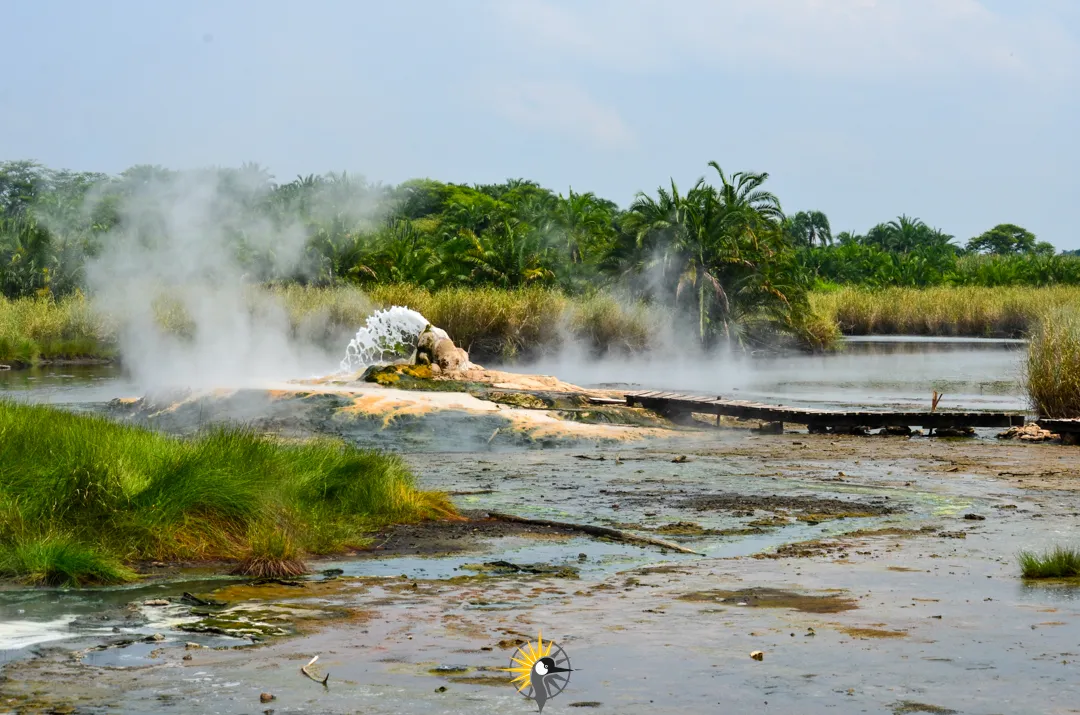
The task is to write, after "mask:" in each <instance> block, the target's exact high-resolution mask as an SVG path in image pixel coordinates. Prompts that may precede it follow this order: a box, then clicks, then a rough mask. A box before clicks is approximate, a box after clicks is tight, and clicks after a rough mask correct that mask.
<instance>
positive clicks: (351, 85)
mask: <svg viewBox="0 0 1080 715" xmlns="http://www.w3.org/2000/svg"><path fill="white" fill-rule="evenodd" d="M3 15H4V18H5V25H6V26H7V27H8V28H10V30H9V32H7V33H6V34H5V40H4V49H5V55H6V56H7V57H8V62H7V69H6V71H5V72H4V73H3V74H2V75H0V158H7V159H16V158H29V159H36V160H38V161H41V162H43V163H45V164H47V165H49V166H53V167H57V168H59V167H65V168H72V169H85V170H99V171H108V172H117V171H120V170H122V169H124V168H126V167H128V166H130V165H132V164H137V163H152V164H163V165H166V166H170V167H174V168H185V167H194V166H201V165H207V164H218V165H238V164H240V163H241V162H244V161H255V162H259V163H261V164H263V165H265V166H267V167H269V168H270V170H271V171H272V173H274V175H275V176H276V177H277V178H278V179H279V180H289V179H291V178H293V177H294V176H295V175H297V174H307V173H321V172H324V171H328V170H337V171H340V170H348V171H350V172H356V173H360V174H363V175H365V176H367V177H368V178H370V179H373V180H382V181H387V182H398V181H401V180H404V179H407V178H411V177H417V176H429V177H432V178H437V179H442V180H447V181H459V182H466V183H473V182H494V181H501V180H503V179H505V178H507V177H519V176H520V177H527V178H531V179H535V180H537V181H539V182H540V183H542V184H544V185H545V186H549V187H551V188H554V189H556V190H560V191H563V192H565V191H566V189H567V187H569V186H573V188H574V189H575V190H578V191H582V190H592V191H595V192H596V193H598V194H600V195H603V196H605V197H607V198H610V199H612V200H614V201H616V202H618V203H619V204H620V205H626V204H627V203H628V201H629V200H630V199H631V198H632V197H633V195H634V193H635V192H636V191H638V190H641V189H645V190H650V191H651V190H653V189H655V187H656V186H658V185H660V184H661V183H666V182H667V181H668V180H669V177H674V178H675V180H676V181H677V182H679V183H681V184H684V185H687V186H688V185H689V184H690V183H692V182H693V181H694V180H695V179H696V178H698V177H699V176H701V175H703V174H704V173H705V172H706V166H705V165H706V163H707V162H708V161H709V160H711V159H715V160H716V161H718V162H719V163H720V164H721V165H722V166H723V167H725V169H726V170H728V171H738V170H741V169H747V170H755V171H767V172H769V173H770V181H769V184H770V186H771V188H772V189H773V190H774V191H775V192H776V193H777V194H778V195H779V196H780V199H781V201H782V203H783V206H784V208H785V210H787V211H788V212H793V211H796V210H799V209H807V208H816V209H821V210H823V211H825V212H826V213H827V214H828V215H829V217H830V219H831V221H832V224H833V229H834V231H841V230H845V229H849V230H858V231H863V230H865V229H867V228H869V227H870V226H871V225H873V224H874V223H877V222H879V221H884V220H888V219H890V218H893V217H895V216H897V215H898V214H900V213H907V214H909V215H914V216H918V217H921V218H922V219H923V220H925V221H926V222H927V223H929V224H931V225H933V226H937V227H940V228H942V229H944V230H946V231H947V232H949V233H952V234H955V235H956V236H957V237H958V238H959V239H961V240H963V239H966V238H968V237H970V236H971V235H974V234H976V233H979V232H981V231H983V230H985V229H987V228H989V227H990V226H992V225H994V224H996V223H1000V222H1006V221H1008V222H1014V223H1019V224H1021V225H1024V226H1026V227H1028V228H1029V229H1031V230H1033V231H1034V232H1035V233H1036V234H1037V235H1038V236H1039V238H1040V239H1044V240H1049V241H1051V242H1052V243H1054V244H1055V245H1057V246H1058V247H1060V248H1080V230H1078V229H1077V225H1076V224H1075V223H1074V222H1073V219H1071V218H1070V216H1071V215H1072V214H1073V210H1072V206H1073V204H1072V203H1071V202H1072V200H1074V199H1075V198H1076V196H1077V194H1078V190H1080V178H1078V177H1080V169H1078V167H1080V143H1078V139H1077V130H1078V128H1080V92H1078V89H1080V86H1078V85H1080V77H1078V69H1080V3H1077V2H1075V1H1074V0H1026V1H1021V0H752V1H751V0H731V1H729V0H655V1H654V0H594V1H589V0H576V1H575V0H498V1H495V2H487V1H485V0H458V1H456V2H445V1H444V2H435V1H434V0H431V1H422V0H412V1H410V0H397V1H395V2H361V1H359V0H353V1H350V0H305V1H304V2H296V1H295V0H258V2H254V1H248V0H216V1H214V2H209V1H202V0H184V1H183V2H173V1H172V0H155V1H149V0H128V1H123V0H112V1H110V0H97V1H96V2H83V1H82V0H67V1H62V0H36V2H21V3H17V2H15V1H14V0H7V1H6V2H4V3H3Z"/></svg>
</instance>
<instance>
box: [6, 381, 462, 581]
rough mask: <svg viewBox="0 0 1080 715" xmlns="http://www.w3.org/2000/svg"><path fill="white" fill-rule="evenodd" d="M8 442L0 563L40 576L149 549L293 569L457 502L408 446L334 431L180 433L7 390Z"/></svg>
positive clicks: (97, 576) (88, 569) (108, 569)
mask: <svg viewBox="0 0 1080 715" xmlns="http://www.w3.org/2000/svg"><path fill="white" fill-rule="evenodd" d="M0 444H2V445H3V449H2V450H0V575H6V576H11V577H16V578H22V579H26V580H29V581H32V582H36V583H52V582H54V581H57V580H62V581H65V580H66V581H67V582H70V583H75V584H81V583H105V582H115V581H123V580H129V579H130V578H131V575H132V574H131V572H130V571H125V570H122V569H119V568H118V567H117V565H118V564H121V563H124V562H126V563H135V562H139V561H144V560H155V561H199V560H236V561H244V562H246V563H247V564H248V565H247V568H249V569H251V570H252V572H254V571H258V570H266V571H269V570H272V568H274V564H277V566H276V567H277V568H279V569H281V570H282V572H283V573H284V572H285V571H286V570H288V569H295V568H296V564H295V563H293V562H295V561H300V560H302V558H303V555H304V554H307V553H312V554H328V553H334V552H339V551H342V550H345V549H349V548H355V547H359V546H363V545H364V544H365V543H367V540H368V536H367V535H368V534H370V533H371V531H372V530H374V529H377V528H379V527H380V526H383V525H386V524H388V523H395V522H414V521H419V520H422V519H426V518H437V517H448V516H453V515H454V510H453V507H452V505H451V504H450V502H449V501H448V499H447V497H446V496H445V495H441V494H436V493H428V492H423V491H420V490H418V489H417V488H416V487H415V485H414V482H413V477H412V474H411V473H410V472H409V470H408V469H407V468H406V466H405V464H404V462H402V460H401V459H400V458H399V457H397V456H394V455H388V454H384V453H381V452H377V451H372V450H362V449H357V448H354V447H351V446H348V445H345V444H342V443H341V442H337V441H334V440H329V439H319V440H313V441H310V442H304V443H285V442H282V441H278V440H275V439H273V438H270V437H265V436H261V435H258V434H256V433H253V432H250V431H248V430H244V429H235V428H223V429H222V428H219V429H215V430H213V431H210V432H207V433H204V434H202V435H200V436H198V437H196V438H193V439H179V438H173V437H169V436H166V435H163V434H159V433H156V432H152V431H149V430H146V429H142V428H138V427H133V426H130V425H121V424H117V423H114V422H110V421H108V420H106V419H104V418H101V417H94V416H87V415H81V414H72V413H68V412H63V411H61V410H58V409H55V408H51V407H47V406H42V405H24V404H18V403H13V402H9V401H3V400H0ZM54 534H64V537H63V538H60V537H57V536H54ZM275 534H284V535H287V537H282V536H278V535H275ZM282 539H284V540H282Z"/></svg>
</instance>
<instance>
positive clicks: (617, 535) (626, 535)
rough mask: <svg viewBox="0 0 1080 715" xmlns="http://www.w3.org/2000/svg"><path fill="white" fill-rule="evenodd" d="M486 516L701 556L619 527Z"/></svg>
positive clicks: (684, 548)
mask: <svg viewBox="0 0 1080 715" xmlns="http://www.w3.org/2000/svg"><path fill="white" fill-rule="evenodd" d="M488 516H490V517H491V518H492V519H497V520H499V521H511V522H515V523H518V524H532V525H534V526H551V527H554V528H557V529H571V530H573V531H580V532H582V533H584V534H588V535H590V536H600V537H603V538H605V539H613V540H615V541H622V542H624V543H627V544H648V545H650V546H659V547H660V548H662V549H671V550H672V551H678V552H679V553H682V554H695V555H697V556H701V555H702V554H701V553H700V552H697V551H694V550H693V549H688V548H686V547H685V546H682V545H680V544H675V543H672V542H670V541H664V540H663V539H657V538H655V537H652V536H640V535H638V534H632V533H630V532H629V531H623V530H621V529H612V528H609V527H606V526H593V525H592V524H571V523H569V522H565V521H549V520H548V519H526V518H525V517H523V516H514V515H513V514H502V513H499V512H495V511H489V512H488Z"/></svg>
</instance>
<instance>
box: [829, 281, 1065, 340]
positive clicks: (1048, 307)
mask: <svg viewBox="0 0 1080 715" xmlns="http://www.w3.org/2000/svg"><path fill="white" fill-rule="evenodd" d="M810 303H811V306H812V308H813V311H814V313H816V314H817V315H819V316H820V318H821V319H822V320H824V321H826V322H830V321H831V322H833V323H836V324H838V325H839V326H840V330H841V331H842V332H843V333H844V334H845V335H941V336H975V337H1022V336H1024V335H1026V334H1027V333H1028V332H1030V331H1031V330H1032V329H1033V328H1034V326H1035V323H1036V322H1037V320H1038V317H1039V316H1040V315H1044V314H1046V313H1049V312H1052V311H1054V310H1056V309H1063V308H1069V309H1072V310H1080V287H1077V286H1056V287H1051V288H1029V287H1012V288H974V287H950V288H926V289H919V288H886V289H883V290H867V289H862V288H844V289H841V290H838V291H834V292H828V293H813V294H811V296H810Z"/></svg>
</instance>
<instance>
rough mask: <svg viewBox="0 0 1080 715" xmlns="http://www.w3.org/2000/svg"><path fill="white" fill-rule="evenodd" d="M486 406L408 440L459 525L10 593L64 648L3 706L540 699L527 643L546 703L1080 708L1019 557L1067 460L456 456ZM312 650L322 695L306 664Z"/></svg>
mask: <svg viewBox="0 0 1080 715" xmlns="http://www.w3.org/2000/svg"><path fill="white" fill-rule="evenodd" d="M231 399H236V398H231ZM309 399H310V402H306V401H307V400H309ZM345 399H346V398H343V397H341V396H331V397H326V396H315V395H311V396H308V397H295V396H290V397H287V398H284V399H282V400H279V401H281V402H282V403H283V404H287V405H288V406H289V407H288V409H287V410H285V411H284V412H283V413H282V414H281V415H278V416H277V417H280V418H281V419H283V420H286V422H287V428H288V429H289V430H294V431H296V432H298V433H300V432H304V431H305V430H309V431H310V430H316V431H317V430H321V429H323V428H326V429H330V426H333V427H334V428H339V427H340V424H339V422H340V421H341V420H340V419H339V418H337V417H335V414H336V413H337V412H338V411H339V408H340V407H341V406H345V405H346V402H343V401H342V400H345ZM349 399H351V398H349ZM242 404H243V401H242V400H241V402H240V403H235V404H234V405H233V408H231V409H233V411H234V412H235V411H236V410H239V408H240V407H241V406H242ZM267 404H269V403H268V402H267V401H266V400H265V398H262V401H260V400H256V401H255V402H254V403H252V404H251V405H250V408H251V410H252V414H255V415H258V414H263V413H261V412H260V411H261V410H264V409H265V408H266V406H267ZM298 404H301V405H303V404H307V405H310V411H309V412H304V411H303V410H300V409H299V408H298ZM349 404H352V403H349ZM545 407H546V403H545ZM183 409H188V408H186V407H185V408H178V409H176V410H173V411H168V409H167V406H166V409H165V411H164V412H161V414H160V416H159V417H155V418H154V419H158V420H162V421H160V422H158V424H159V425H163V424H165V423H166V422H167V421H168V420H170V419H177V420H179V417H174V416H171V415H175V413H176V412H178V411H182V410H183ZM520 409H525V408H520ZM241 411H242V410H241ZM534 411H537V410H534ZM539 411H542V410H539ZM263 417H265V414H263ZM277 417H275V418H277ZM480 417H484V418H485V419H486V417H485V416H484V415H480ZM476 418H477V415H474V414H460V413H459V412H455V411H452V410H442V411H438V410H436V411H435V412H432V413H428V414H425V415H424V416H422V417H417V420H418V422H417V424H418V425H422V426H424V427H423V428H424V429H427V430H428V432H430V433H431V434H430V435H429V438H425V440H419V441H417V442H415V443H410V442H408V441H406V442H405V443H404V444H405V445H406V446H404V447H403V446H402V444H403V443H402V442H400V441H399V442H398V446H399V448H400V449H402V451H403V452H404V454H405V458H406V459H407V460H408V461H409V463H410V465H411V466H412V467H413V469H414V471H415V472H416V473H417V475H418V480H419V482H420V483H421V484H422V485H423V486H425V487H426V488H430V489H439V490H443V491H446V492H448V493H450V494H453V495H454V496H453V498H454V500H455V502H456V503H457V504H458V506H459V508H461V509H462V510H463V513H464V514H465V515H466V516H467V517H468V520H465V521H448V522H439V523H432V524H423V525H414V526H401V527H395V528H393V529H388V530H386V531H385V532H383V533H382V534H379V535H377V536H376V538H375V539H374V540H373V544H372V547H371V548H370V549H369V550H368V551H366V552H364V553H361V554H356V555H351V556H348V557H343V558H340V559H334V560H325V561H319V562H316V563H314V564H313V567H314V570H315V573H314V574H313V575H312V576H310V577H306V578H303V579H298V580H297V581H295V582H263V583H253V582H246V581H241V580H238V579H222V580H211V581H206V580H203V581H200V582H198V584H197V585H191V584H183V583H175V584H172V585H169V584H155V585H153V586H143V587H140V588H137V589H115V590H111V591H99V592H95V593H88V594H73V593H60V592H55V593H54V594H53V595H50V596H49V597H48V598H46V599H41V598H40V592H39V593H38V596H37V598H36V599H35V597H34V596H33V594H30V593H29V592H28V591H22V590H19V589H8V590H4V591H0V621H2V622H3V623H4V626H3V627H9V626H10V624H12V623H29V624H31V625H30V626H19V627H20V628H22V627H25V628H27V629H28V631H27V632H30V631H33V628H32V626H33V624H35V623H36V624H38V632H39V634H40V633H41V632H44V631H45V630H46V624H48V626H47V627H48V628H51V629H52V630H51V631H49V633H51V634H52V635H54V636H57V638H55V639H52V640H39V641H36V642H31V641H33V638H32V637H28V638H26V639H24V640H23V641H21V642H23V643H25V645H22V646H19V647H17V648H15V647H12V648H9V650H6V651H0V664H2V671H0V711H3V709H4V708H7V709H9V710H11V711H15V712H87V713H90V712H106V711H127V712H151V713H156V712H211V711H212V712H220V713H253V712H263V711H265V710H267V709H272V710H274V712H275V713H294V712H295V713H299V712H326V713H353V712H358V711H359V712H364V713H386V714H387V715H389V714H390V713H394V714H398V713H412V712H415V713H428V712H446V713H492V714H494V713H499V714H500V715H502V714H503V713H506V712H530V711H533V712H535V704H534V703H531V702H529V701H527V700H525V699H524V698H522V697H521V696H520V695H519V694H517V693H516V692H515V690H514V688H513V687H512V686H510V685H508V684H507V681H508V677H506V674H505V673H503V672H502V671H500V670H499V669H501V668H505V667H507V665H508V662H509V658H510V655H511V654H512V653H513V651H514V648H516V647H518V646H520V645H522V644H524V643H525V642H527V641H528V640H530V639H535V638H536V636H537V634H538V633H539V632H541V631H542V632H543V635H544V638H545V639H554V640H556V641H557V642H558V643H559V644H560V645H561V646H562V647H563V648H565V649H566V651H567V653H568V654H569V655H570V657H571V658H572V659H573V663H574V667H575V668H580V672H575V673H574V674H573V677H572V679H571V681H570V684H569V685H568V686H567V689H566V691H565V692H564V693H563V694H561V695H560V696H559V697H558V698H555V699H553V700H552V701H551V702H550V703H548V705H547V706H546V707H545V712H548V711H549V709H550V712H562V711H578V710H577V708H582V710H581V711H583V712H588V711H591V709H592V708H595V710H596V711H597V712H619V713H641V714H642V715H645V714H650V715H651V714H652V713H680V714H683V715H684V714H685V713H689V712H694V713H696V712H725V711H729V712H761V713H771V712H775V713H800V714H802V713H810V714H816V713H835V712H884V713H918V712H928V713H946V712H956V713H973V714H978V715H994V714H1001V713H1068V712H1077V711H1078V709H1080V704H1078V703H1080V700H1078V699H1077V695H1076V693H1077V689H1076V685H1075V684H1076V683H1077V682H1080V677H1078V676H1080V646H1078V645H1077V644H1078V643H1080V584H1078V583H1074V582H1056V583H1046V584H1043V583H1037V582H1025V581H1023V580H1022V579H1020V578H1019V572H1018V567H1017V565H1016V562H1015V554H1016V552H1017V551H1018V550H1020V549H1035V550H1041V549H1042V548H1044V547H1046V546H1050V545H1053V544H1057V543H1069V541H1070V540H1073V541H1074V542H1075V540H1076V539H1077V538H1080V531H1078V527H1077V524H1078V522H1077V519H1076V516H1077V515H1080V492H1078V491H1077V484H1078V483H1080V481H1078V479H1077V476H1078V475H1077V472H1076V467H1075V465H1076V458H1077V452H1076V451H1075V449H1074V448H1069V447H1062V446H1059V445H1048V444H1024V443H1013V442H998V441H996V440H993V439H992V437H979V438H977V439H975V440H967V441H966V442H963V443H958V442H952V441H933V440H929V439H925V438H923V439H920V438H912V439H908V438H900V437H897V438H859V437H848V436H836V435H806V434H783V435H756V434H751V433H749V432H747V431H745V430H741V429H740V430H725V429H713V430H702V431H697V432H686V431H675V430H670V431H667V432H666V433H664V434H663V435H655V434H652V433H648V436H643V437H641V438H639V439H635V440H630V441H623V440H614V439H613V440H583V439H581V438H580V436H578V437H572V438H568V439H569V440H570V441H565V442H561V441H558V440H556V442H555V444H554V446H549V447H548V448H544V449H538V448H536V447H540V446H542V445H539V444H536V443H529V444H527V445H525V444H517V445H516V446H514V445H513V444H511V443H510V442H506V443H504V444H503V445H502V446H501V447H492V446H491V445H489V444H488V443H487V442H483V443H481V444H480V446H477V445H476V443H474V442H469V441H468V440H469V439H470V438H469V437H468V436H467V435H469V434H471V433H470V432H469V429H468V428H467V427H462V426H463V425H465V426H467V425H469V424H470V420H473V419H476ZM350 419H351V418H350ZM289 420H291V422H290V421H289ZM345 422H346V423H349V424H351V425H352V427H351V428H350V429H352V430H353V431H352V432H350V431H349V430H347V429H346V430H342V433H343V434H344V435H345V436H346V438H349V439H353V438H355V439H356V440H357V442H358V443H368V442H370V441H373V440H374V441H377V440H378V439H380V438H381V437H376V436H373V435H376V434H378V433H379V432H380V431H381V430H382V427H380V426H378V425H377V424H376V422H375V421H371V420H368V419H367V418H364V420H363V421H353V422H349V421H348V420H345ZM380 424H381V423H380ZM174 426H175V427H176V428H177V429H185V428H186V427H185V426H184V425H183V424H182V420H180V421H178V422H177V423H176V424H175V425H174ZM487 426H490V425H489V424H486V425H485V427H484V428H485V429H486V428H487ZM458 428H461V429H462V430H463V431H462V432H460V433H459V432H456V431H454V430H457V429H458ZM283 429H285V428H284V427H283ZM492 429H495V428H494V427H493V428H492ZM441 430H449V431H447V432H442V433H440V431H441ZM479 433H482V431H479V432H478V434H479ZM462 434H464V435H466V437H462V436H461V435H462ZM350 435H352V436H350ZM489 435H490V433H489ZM365 440H366V441H365ZM462 440H464V441H465V443H466V444H465V445H463V444H461V442H462ZM415 445H422V446H423V448H422V449H421V448H411V447H414V446H415ZM470 445H471V446H470ZM526 447H528V448H526ZM680 458H683V459H680ZM489 512H505V513H511V514H518V515H521V516H526V517H531V518H538V519H550V520H558V521H565V522H570V523H582V524H594V525H601V526H609V527H615V528H620V529H625V530H630V531H636V532H640V533H642V534H657V535H663V536H664V538H665V539H670V540H673V541H676V542H678V543H681V544H687V545H690V546H692V547H693V549H694V550H695V551H698V552H700V553H701V554H704V555H703V556H695V555H689V554H678V553H674V552H670V551H668V552H665V551H664V550H663V549H661V548H659V547H653V546H633V545H628V544H619V543H613V542H609V541H603V540H598V539H594V538H591V537H588V536H586V535H583V534H581V533H578V532H576V531H574V530H572V529H556V528H550V527H538V526H533V525H526V524H517V523H512V522H502V521H495V520H491V519H488V518H486V516H485V515H486V514H487V513H489ZM969 515H975V516H976V517H982V518H981V519H980V518H970V517H969ZM184 592H188V593H190V594H191V595H192V596H193V597H194V598H191V599H187V600H185V599H184V597H183V593H184ZM151 601H154V602H160V601H164V602H165V605H147V603H148V602H151ZM20 610H21V611H23V612H22V613H19V611H20ZM95 619H100V620H95ZM2 633H3V630H2V627H0V634H2ZM758 652H760V660H759V659H758V658H757V656H755V657H751V655H750V654H751V653H758ZM316 655H318V656H319V660H318V662H317V664H316V666H315V667H316V668H317V669H318V673H319V674H320V677H321V676H322V675H328V676H329V678H328V681H327V684H326V686H325V687H324V686H323V685H321V684H320V683H317V682H313V681H312V680H311V679H309V678H307V677H305V676H304V675H303V674H302V673H301V671H300V668H301V666H303V665H305V664H306V663H308V662H309V661H310V660H311V658H312V657H313V656H316ZM262 693H267V694H271V695H273V697H274V700H273V701H272V703H271V704H265V703H262V702H261V701H260V695H261V694H262ZM571 708H573V710H571Z"/></svg>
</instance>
